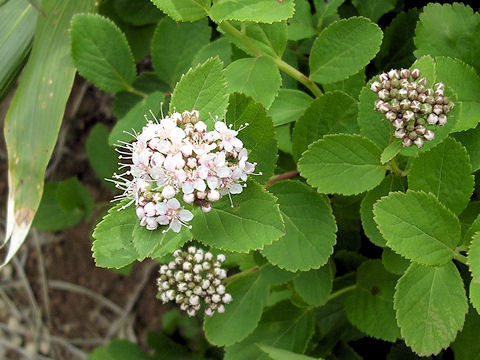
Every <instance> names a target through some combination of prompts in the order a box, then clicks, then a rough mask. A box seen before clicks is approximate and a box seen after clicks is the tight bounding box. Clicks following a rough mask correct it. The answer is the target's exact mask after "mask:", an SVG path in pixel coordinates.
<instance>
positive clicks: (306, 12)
mask: <svg viewBox="0 0 480 360" xmlns="http://www.w3.org/2000/svg"><path fill="white" fill-rule="evenodd" d="M314 35H316V30H315V25H314V23H313V17H312V10H311V9H310V4H309V3H308V1H307V0H296V1H295V14H293V18H291V19H290V20H289V21H288V40H293V41H298V40H302V39H308V38H311V37H312V36H314Z"/></svg>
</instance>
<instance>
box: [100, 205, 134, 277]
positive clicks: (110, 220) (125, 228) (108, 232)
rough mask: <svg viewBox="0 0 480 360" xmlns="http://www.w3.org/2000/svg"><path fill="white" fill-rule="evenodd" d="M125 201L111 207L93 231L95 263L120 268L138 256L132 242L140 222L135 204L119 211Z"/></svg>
mask: <svg viewBox="0 0 480 360" xmlns="http://www.w3.org/2000/svg"><path fill="white" fill-rule="evenodd" d="M122 205H124V204H123V203H120V204H118V205H117V206H115V207H113V208H111V209H110V210H109V211H108V214H107V215H106V216H105V217H104V218H103V220H102V221H101V222H99V223H98V224H97V226H96V227H95V230H94V231H93V235H92V236H93V238H94V239H95V240H94V242H93V246H92V251H93V257H94V258H95V264H96V265H97V266H99V267H106V268H116V269H119V268H121V267H123V266H125V265H128V264H130V263H132V262H133V261H135V260H136V259H137V257H138V254H137V252H136V251H135V248H134V247H133V243H132V232H133V229H134V227H135V225H136V224H137V223H138V218H137V215H136V214H135V209H134V207H133V206H129V207H128V208H126V209H125V210H121V211H118V209H120V207H121V206H122Z"/></svg>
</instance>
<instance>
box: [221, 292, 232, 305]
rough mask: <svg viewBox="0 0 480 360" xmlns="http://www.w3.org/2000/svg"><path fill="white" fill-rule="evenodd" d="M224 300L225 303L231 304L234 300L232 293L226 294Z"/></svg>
mask: <svg viewBox="0 0 480 360" xmlns="http://www.w3.org/2000/svg"><path fill="white" fill-rule="evenodd" d="M222 301H223V303H225V304H229V303H230V302H231V301H232V295H230V294H228V293H227V294H225V295H223V297H222Z"/></svg>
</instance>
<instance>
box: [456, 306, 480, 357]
mask: <svg viewBox="0 0 480 360" xmlns="http://www.w3.org/2000/svg"><path fill="white" fill-rule="evenodd" d="M478 334H480V315H479V314H478V313H477V312H475V310H473V309H470V311H469V312H468V314H467V318H466V319H465V325H464V326H463V329H462V331H461V332H460V333H459V334H458V336H457V338H456V339H455V342H454V343H453V344H452V346H451V348H452V350H453V353H454V354H455V359H456V360H480V341H478Z"/></svg>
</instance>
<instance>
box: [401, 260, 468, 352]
mask: <svg viewBox="0 0 480 360" xmlns="http://www.w3.org/2000/svg"><path fill="white" fill-rule="evenodd" d="M394 307H395V310H396V312H397V323H398V325H399V326H400V329H401V333H402V337H403V339H404V340H405V343H406V344H407V345H408V346H410V347H411V348H412V349H413V351H415V352H416V353H417V354H419V355H420V356H425V355H431V354H438V353H439V352H440V351H441V350H442V349H444V348H446V347H448V345H449V344H450V343H451V342H452V341H453V340H454V339H455V337H456V335H457V332H458V331H459V330H461V329H462V327H463V323H464V321H465V314H466V313H467V310H468V303H467V297H466V296H465V289H464V287H463V281H462V278H461V277H460V274H459V272H458V270H457V268H456V267H455V265H454V264H453V263H451V262H450V263H448V264H447V265H445V266H442V267H429V266H422V265H419V264H415V263H413V264H412V265H410V267H409V268H408V270H407V272H406V273H405V274H404V275H403V276H402V277H401V278H400V280H399V281H398V284H397V287H396V292H395V300H394Z"/></svg>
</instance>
